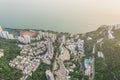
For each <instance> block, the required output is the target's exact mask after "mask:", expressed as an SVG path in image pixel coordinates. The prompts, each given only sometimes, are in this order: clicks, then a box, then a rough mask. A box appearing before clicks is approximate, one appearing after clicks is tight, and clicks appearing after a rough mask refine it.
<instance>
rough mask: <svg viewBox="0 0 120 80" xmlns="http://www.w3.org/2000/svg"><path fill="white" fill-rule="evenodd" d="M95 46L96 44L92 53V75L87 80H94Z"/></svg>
mask: <svg viewBox="0 0 120 80" xmlns="http://www.w3.org/2000/svg"><path fill="white" fill-rule="evenodd" d="M95 46H96V44H94V45H93V51H92V54H93V56H92V70H91V71H92V75H91V76H90V77H89V80H94V77H95V57H94V54H95Z"/></svg>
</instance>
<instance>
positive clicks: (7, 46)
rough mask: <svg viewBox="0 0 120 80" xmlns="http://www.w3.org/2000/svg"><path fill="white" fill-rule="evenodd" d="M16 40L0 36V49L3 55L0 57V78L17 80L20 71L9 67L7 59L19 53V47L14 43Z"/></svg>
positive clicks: (19, 76) (20, 74)
mask: <svg viewBox="0 0 120 80" xmlns="http://www.w3.org/2000/svg"><path fill="white" fill-rule="evenodd" d="M15 43H16V40H5V39H1V38H0V49H4V56H3V57H1V58H0V80H19V79H20V78H21V76H22V72H21V71H19V70H16V69H15V68H11V67H10V66H9V65H8V64H9V61H10V60H12V59H14V58H15V57H16V56H17V55H18V54H19V48H18V47H17V46H16V45H15Z"/></svg>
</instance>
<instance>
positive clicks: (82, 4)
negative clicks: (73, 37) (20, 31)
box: [0, 0, 120, 33]
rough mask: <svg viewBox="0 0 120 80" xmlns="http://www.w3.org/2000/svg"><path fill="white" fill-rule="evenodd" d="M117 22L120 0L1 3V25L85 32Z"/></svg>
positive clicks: (10, 0) (11, 0) (0, 0)
mask: <svg viewBox="0 0 120 80" xmlns="http://www.w3.org/2000/svg"><path fill="white" fill-rule="evenodd" d="M119 23H120V0H0V25H1V26H2V27H11V28H35V29H45V30H54V31H59V32H71V33H77V32H80V33H85V32H89V31H93V30H96V29H97V28H98V27H99V26H100V25H104V24H106V25H114V24H119Z"/></svg>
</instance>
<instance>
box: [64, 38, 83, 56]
mask: <svg viewBox="0 0 120 80" xmlns="http://www.w3.org/2000/svg"><path fill="white" fill-rule="evenodd" d="M66 48H67V49H69V50H70V52H71V54H74V55H77V54H79V55H81V57H82V56H84V40H81V39H80V38H78V39H77V41H76V42H75V41H74V40H72V41H70V42H69V44H67V45H66Z"/></svg>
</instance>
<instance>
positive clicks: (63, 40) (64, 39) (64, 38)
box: [62, 35, 66, 44]
mask: <svg viewBox="0 0 120 80" xmlns="http://www.w3.org/2000/svg"><path fill="white" fill-rule="evenodd" d="M65 41H66V37H65V35H63V36H62V43H63V44H65Z"/></svg>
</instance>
